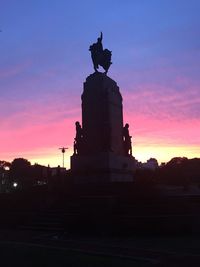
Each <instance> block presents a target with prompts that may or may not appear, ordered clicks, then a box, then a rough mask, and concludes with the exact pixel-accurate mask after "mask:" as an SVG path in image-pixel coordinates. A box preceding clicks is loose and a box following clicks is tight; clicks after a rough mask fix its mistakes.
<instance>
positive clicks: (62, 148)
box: [59, 147, 68, 168]
mask: <svg viewBox="0 0 200 267" xmlns="http://www.w3.org/2000/svg"><path fill="white" fill-rule="evenodd" d="M59 149H60V150H61V152H62V154H63V168H64V163H65V150H66V149H68V147H59Z"/></svg>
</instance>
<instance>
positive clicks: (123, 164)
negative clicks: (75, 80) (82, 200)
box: [71, 72, 135, 183]
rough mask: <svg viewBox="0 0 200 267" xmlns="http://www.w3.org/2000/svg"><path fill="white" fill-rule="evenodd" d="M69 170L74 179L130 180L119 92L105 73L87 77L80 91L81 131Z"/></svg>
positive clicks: (130, 161)
mask: <svg viewBox="0 0 200 267" xmlns="http://www.w3.org/2000/svg"><path fill="white" fill-rule="evenodd" d="M75 153H76V154H74V155H73V156H71V171H72V174H73V177H74V181H75V182H76V183H95V182H96V183H100V182H123V181H124V182H130V181H133V179H134V178H133V172H134V169H135V160H134V157H132V156H131V155H127V154H126V152H125V149H124V141H123V107H122V96H121V94H120V91H119V87H118V86H117V83H116V82H115V81H113V80H112V79H111V78H109V77H108V76H106V74H104V73H99V72H95V73H93V74H91V75H90V76H89V77H87V79H86V82H85V83H84V90H83V94H82V132H81V136H80V138H79V144H77V151H75Z"/></svg>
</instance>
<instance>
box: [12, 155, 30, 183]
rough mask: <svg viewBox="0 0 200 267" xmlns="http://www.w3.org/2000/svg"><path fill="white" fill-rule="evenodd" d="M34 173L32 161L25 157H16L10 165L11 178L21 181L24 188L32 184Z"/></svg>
mask: <svg viewBox="0 0 200 267" xmlns="http://www.w3.org/2000/svg"><path fill="white" fill-rule="evenodd" d="M32 178H33V174H32V169H31V163H30V162H29V161H28V160H27V159H24V158H16V159H14V160H13V161H12V163H11V166H10V180H11V181H17V182H18V183H20V185H21V186H22V188H25V187H29V186H31V185H32V183H33V181H32Z"/></svg>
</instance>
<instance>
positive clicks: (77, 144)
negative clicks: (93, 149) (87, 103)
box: [74, 121, 83, 154]
mask: <svg viewBox="0 0 200 267" xmlns="http://www.w3.org/2000/svg"><path fill="white" fill-rule="evenodd" d="M75 125H76V137H75V138H74V154H80V151H81V148H82V140H83V129H82V127H81V125H80V123H79V122H78V121H76V123H75Z"/></svg>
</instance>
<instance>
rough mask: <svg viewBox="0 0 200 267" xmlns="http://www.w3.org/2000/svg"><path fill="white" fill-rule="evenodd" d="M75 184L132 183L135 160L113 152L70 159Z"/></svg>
mask: <svg viewBox="0 0 200 267" xmlns="http://www.w3.org/2000/svg"><path fill="white" fill-rule="evenodd" d="M71 169H72V171H73V174H74V181H75V183H103V182H132V181H133V180H134V174H133V171H134V169H135V159H134V158H133V157H132V156H130V157H125V156H120V155H115V154H114V153H113V152H102V153H99V154H97V155H93V156H92V155H90V156H78V155H73V156H72V157H71Z"/></svg>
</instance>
